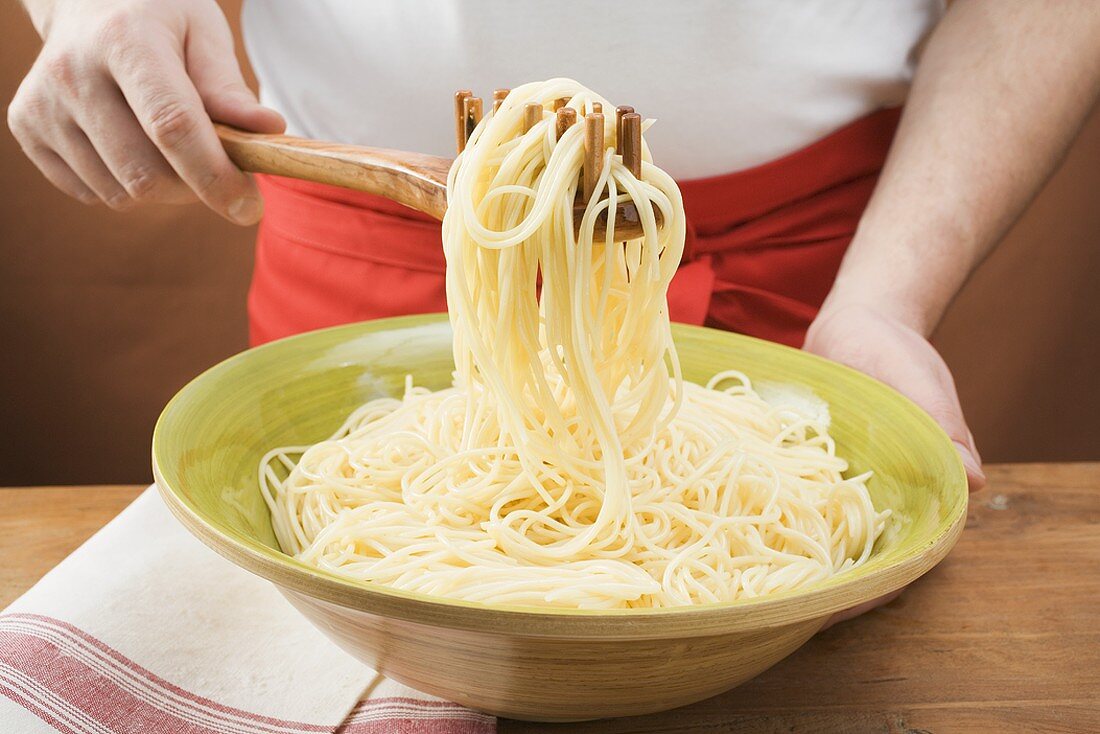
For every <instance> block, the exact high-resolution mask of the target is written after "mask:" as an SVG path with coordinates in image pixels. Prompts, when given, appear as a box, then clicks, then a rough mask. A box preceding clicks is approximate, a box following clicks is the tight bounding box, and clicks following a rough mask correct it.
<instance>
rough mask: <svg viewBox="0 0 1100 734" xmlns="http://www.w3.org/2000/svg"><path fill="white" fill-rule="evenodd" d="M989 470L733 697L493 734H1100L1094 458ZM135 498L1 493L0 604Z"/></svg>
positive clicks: (46, 490)
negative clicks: (902, 553)
mask: <svg viewBox="0 0 1100 734" xmlns="http://www.w3.org/2000/svg"><path fill="white" fill-rule="evenodd" d="M988 471H989V479H990V482H989V487H988V488H987V489H985V490H983V491H982V492H980V493H977V494H975V495H972V496H971V504H970V512H969V517H968V518H967V524H966V532H964V533H963V535H962V539H961V540H960V541H959V544H958V545H957V546H956V548H955V550H954V551H953V552H952V553H951V555H950V556H949V557H948V558H947V560H946V561H944V562H943V563H942V564H940V565H939V566H938V567H937V568H935V569H934V570H933V571H932V572H931V573H929V574H928V575H926V576H925V577H924V578H922V579H921V580H920V581H918V582H917V583H915V584H914V585H913V586H912V587H910V588H909V589H908V590H907V591H906V592H905V594H903V595H902V596H901V597H900V598H899V599H898V600H897V601H895V602H893V603H891V604H889V605H887V606H885V607H881V608H879V609H877V610H875V611H873V612H871V613H869V614H866V615H864V616H862V617H860V618H858V619H856V620H852V621H850V622H845V623H843V624H840V625H837V626H836V627H833V628H832V629H830V630H828V631H826V632H823V633H821V634H819V635H818V636H817V637H815V638H814V639H813V640H811V641H810V642H809V643H807V644H806V645H805V646H804V647H803V648H802V649H800V650H799V651H798V652H796V653H795V654H794V655H792V656H791V657H789V658H787V659H786V660H784V661H783V662H781V663H779V664H778V665H776V666H775V667H774V668H772V669H771V670H769V671H767V672H765V673H764V674H762V675H761V676H759V677H758V678H756V679H755V680H753V681H751V682H749V683H746V684H745V685H743V686H741V687H740V688H737V689H735V690H733V691H730V692H729V693H726V694H723V695H721V696H717V697H715V698H712V699H710V700H708V701H703V702H701V703H698V704H695V705H693V706H689V707H686V708H682V709H677V710H675V711H670V712H667V713H664V714H658V715H654V716H645V717H637V718H629V719H616V720H611V721H600V722H592V723H588V724H570V725H564V726H563V725H549V724H529V723H524V722H516V721H501V722H500V731H501V732H502V734H533V733H535V732H553V733H554V734H558V733H560V732H564V731H569V732H578V733H580V734H585V733H587V732H601V733H605V732H610V733H613V734H614V733H619V734H625V733H626V732H698V731H709V732H734V731H736V732H775V731H783V732H823V733H829V732H888V733H897V734H923V733H927V732H937V733H939V732H991V731H997V732H1017V731H1019V732H1036V731H1043V732H1073V733H1075V734H1076V733H1078V732H1100V463H1095V464H1014V465H1000V466H991V467H989V468H988ZM142 489H143V487H138V486H112V487H42V488H34V487H28V488H0V608H2V607H4V606H7V604H8V603H10V602H11V601H12V600H14V599H15V597H17V596H18V595H19V594H20V593H22V592H23V591H24V590H25V589H27V588H28V587H30V586H31V585H32V584H33V583H34V582H35V581H37V580H38V579H39V578H40V577H41V576H42V575H43V574H44V573H45V572H46V571H48V570H49V569H50V568H51V567H53V566H54V565H55V564H56V563H57V562H58V561H60V560H61V559H62V558H64V557H65V556H66V555H67V554H68V553H70V552H71V551H72V550H73V549H75V548H76V547H77V546H78V545H79V544H80V543H81V542H83V541H84V540H85V539H86V538H87V537H88V536H90V535H91V534H92V533H93V532H95V531H96V530H97V529H98V528H100V527H101V526H102V525H103V524H104V523H106V522H107V521H108V520H109V519H110V518H112V517H114V515H116V514H117V513H118V512H119V511H120V510H121V509H122V508H123V507H125V506H126V505H127V504H128V503H129V502H130V501H131V500H132V499H133V498H134V497H136V496H137V494H138V493H139V492H140V491H141V490H142ZM623 674H624V675H629V674H630V671H623Z"/></svg>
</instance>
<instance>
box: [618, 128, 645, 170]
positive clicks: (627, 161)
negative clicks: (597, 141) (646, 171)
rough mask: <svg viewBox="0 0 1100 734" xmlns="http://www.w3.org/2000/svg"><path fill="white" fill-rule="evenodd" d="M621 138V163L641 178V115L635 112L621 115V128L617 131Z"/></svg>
mask: <svg viewBox="0 0 1100 734" xmlns="http://www.w3.org/2000/svg"><path fill="white" fill-rule="evenodd" d="M619 134H620V137H621V140H622V156H623V165H624V166H626V169H627V170H628V171H630V173H631V174H632V175H633V176H634V178H637V179H641V178H642V116H641V115H639V114H637V113H636V112H628V113H626V114H625V115H623V124H622V129H621V130H620V131H619Z"/></svg>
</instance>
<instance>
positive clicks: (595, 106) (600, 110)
mask: <svg viewBox="0 0 1100 734" xmlns="http://www.w3.org/2000/svg"><path fill="white" fill-rule="evenodd" d="M592 111H593V112H597V113H599V114H601V115H602V114H603V105H602V104H600V103H599V102H593V103H592Z"/></svg>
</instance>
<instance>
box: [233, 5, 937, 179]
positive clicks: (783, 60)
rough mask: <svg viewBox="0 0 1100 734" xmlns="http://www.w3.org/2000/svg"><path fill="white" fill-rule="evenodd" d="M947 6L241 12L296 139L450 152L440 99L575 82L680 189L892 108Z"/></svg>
mask: <svg viewBox="0 0 1100 734" xmlns="http://www.w3.org/2000/svg"><path fill="white" fill-rule="evenodd" d="M942 12H943V1H942V0H707V1H703V0H682V1H673V0H619V1H618V2H614V1H611V2H609V1H608V0H603V1H602V2H595V1H594V0H558V1H557V2H534V1H533V0H529V1H523V0H480V1H479V2H474V1H473V0H299V1H298V2H289V1H288V0H246V2H245V6H244V34H245V43H246V45H247V48H248V53H249V57H250V59H251V61H252V64H253V66H254V68H255V69H256V72H257V74H258V76H259V79H260V85H261V98H262V100H263V102H264V103H265V104H268V105H270V106H272V107H274V108H275V109H277V110H279V111H280V112H282V113H283V114H284V115H285V116H286V118H287V120H288V122H289V131H290V132H291V133H292V134H295V135H305V136H309V137H313V138H319V139H325V140H334V141H339V142H346V143H358V144H363V145H372V146H377V147H384V148H397V149H402V150H414V151H421V152H426V153H434V154H437V155H453V154H454V132H453V130H454V128H453V117H452V115H453V94H454V91H455V90H456V89H463V88H470V89H473V90H474V93H475V94H478V95H480V96H482V97H484V98H485V99H486V101H487V105H486V107H487V108H488V106H489V105H491V95H492V91H493V89H495V88H497V87H512V86H516V85H519V84H522V83H524V82H528V81H533V80H538V79H547V78H550V77H555V76H566V77H572V78H574V79H576V80H577V81H579V82H581V83H582V84H585V85H586V86H588V87H590V88H592V89H594V90H596V91H597V92H599V93H600V94H602V95H603V96H605V97H607V98H608V99H609V100H610V101H611V102H613V103H614V104H629V105H632V106H633V107H635V108H636V109H637V111H638V112H639V113H641V114H642V116H643V117H647V118H649V117H652V118H656V119H657V124H656V125H655V126H654V127H653V128H652V129H651V130H650V131H649V132H648V133H647V135H646V137H647V140H648V141H649V144H650V147H651V148H652V149H653V153H654V157H655V158H657V159H658V160H659V161H660V164H661V166H662V167H663V168H665V169H666V170H668V171H669V173H671V174H672V175H673V176H676V177H678V178H681V179H689V178H699V177H703V176H713V175H718V174H722V173H728V172H731V171H736V170H740V169H743V168H747V167H750V166H754V165H757V164H759V163H763V162H765V161H768V160H772V159H774V158H777V157H780V156H782V155H784V154H786V153H790V152H792V151H794V150H797V149H799V148H801V147H804V146H806V145H808V144H809V143H811V142H813V141H814V140H817V139H819V138H822V137H824V136H825V135H827V134H829V133H830V132H832V131H833V130H836V129H837V128H840V127H842V126H844V125H845V124H847V123H849V122H851V121H852V120H855V119H857V118H859V117H861V116H863V115H865V114H867V113H869V112H872V111H874V110H876V109H879V108H882V107H889V106H896V105H899V104H901V103H902V101H903V100H904V99H905V95H906V92H907V91H908V88H909V83H910V79H911V77H912V73H913V67H914V62H915V57H916V53H917V49H918V48H919V46H920V45H921V42H922V41H923V39H924V38H925V37H926V36H927V34H928V33H929V31H930V30H931V29H932V27H933V26H934V25H935V23H936V22H937V21H938V19H939V17H940V15H941V14H942Z"/></svg>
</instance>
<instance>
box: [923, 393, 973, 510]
mask: <svg viewBox="0 0 1100 734" xmlns="http://www.w3.org/2000/svg"><path fill="white" fill-rule="evenodd" d="M911 397H912V396H911ZM916 397H917V398H918V399H917V400H916V401H915V402H916V403H917V404H918V405H920V406H921V407H922V408H924V409H925V410H926V411H927V412H928V414H929V415H930V416H932V418H933V420H935V421H936V423H938V424H940V427H941V428H943V430H944V432H945V433H947V435H948V437H949V438H950V439H951V443H953V444H954V445H955V449H956V450H957V451H958V452H959V456H960V458H962V463H963V468H964V469H966V479H967V483H968V484H969V485H970V491H971V492H977V491H978V490H979V489H981V488H982V487H984V486H985V483H986V478H985V472H983V471H982V458H981V455H979V454H978V447H977V446H976V445H975V444H974V435H973V434H972V433H971V432H970V429H969V428H967V426H966V419H965V418H964V417H963V412H962V406H961V405H959V398H958V395H957V394H956V392H955V389H954V385H953V384H951V385H949V386H948V387H947V388H945V389H944V392H943V393H942V394H941V395H938V396H936V397H934V398H930V397H928V396H924V395H920V396H916ZM921 398H923V399H921Z"/></svg>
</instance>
